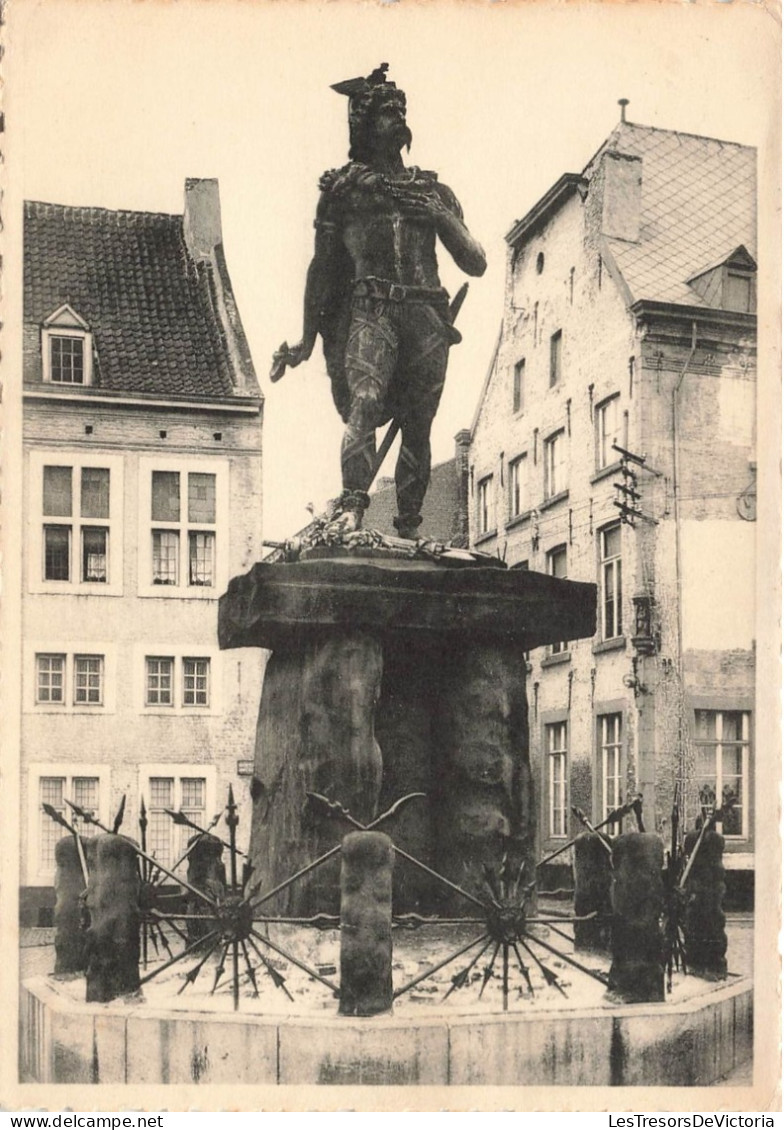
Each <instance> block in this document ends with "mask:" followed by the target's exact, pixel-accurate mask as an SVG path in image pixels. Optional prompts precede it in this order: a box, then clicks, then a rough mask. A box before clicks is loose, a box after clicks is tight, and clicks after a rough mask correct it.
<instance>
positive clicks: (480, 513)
mask: <svg viewBox="0 0 784 1130" xmlns="http://www.w3.org/2000/svg"><path fill="white" fill-rule="evenodd" d="M483 500H484V505H483ZM476 529H477V537H478V538H484V537H490V536H491V535H492V534H494V533H495V532H496V529H497V524H496V514H495V485H494V479H493V475H492V474H490V475H483V476H482V478H481V479H479V480H478V481H477V484H476Z"/></svg>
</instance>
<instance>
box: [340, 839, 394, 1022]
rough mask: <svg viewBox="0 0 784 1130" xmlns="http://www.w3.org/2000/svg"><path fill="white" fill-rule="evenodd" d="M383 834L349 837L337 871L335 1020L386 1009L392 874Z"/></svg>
mask: <svg viewBox="0 0 784 1130" xmlns="http://www.w3.org/2000/svg"><path fill="white" fill-rule="evenodd" d="M394 865H395V852H394V848H393V846H392V841H391V840H390V838H389V836H385V835H384V833H383V832H351V833H350V834H349V835H348V836H346V837H345V839H344V840H343V846H342V848H341V865H340V1014H341V1016H377V1015H378V1014H379V1013H381V1012H389V1011H390V1009H391V1008H392V872H393V869H394Z"/></svg>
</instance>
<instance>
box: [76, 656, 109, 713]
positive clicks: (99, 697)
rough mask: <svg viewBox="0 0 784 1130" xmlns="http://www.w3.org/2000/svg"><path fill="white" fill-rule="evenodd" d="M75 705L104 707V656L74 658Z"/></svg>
mask: <svg viewBox="0 0 784 1130" xmlns="http://www.w3.org/2000/svg"><path fill="white" fill-rule="evenodd" d="M74 703H76V704H77V705H83V706H102V705H103V656H102V655H75V656H74Z"/></svg>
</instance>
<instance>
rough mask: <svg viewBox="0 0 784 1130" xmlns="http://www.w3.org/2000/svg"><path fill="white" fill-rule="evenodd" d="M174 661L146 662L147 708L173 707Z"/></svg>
mask: <svg viewBox="0 0 784 1130" xmlns="http://www.w3.org/2000/svg"><path fill="white" fill-rule="evenodd" d="M173 688H174V660H173V659H158V658H155V657H152V658H150V659H148V660H147V693H146V697H145V702H146V704H147V706H173V704H174V697H173Z"/></svg>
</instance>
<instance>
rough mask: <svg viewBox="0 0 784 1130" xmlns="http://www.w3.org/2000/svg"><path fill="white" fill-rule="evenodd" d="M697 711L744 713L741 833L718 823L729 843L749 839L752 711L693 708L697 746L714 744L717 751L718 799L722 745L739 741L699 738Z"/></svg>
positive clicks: (732, 708)
mask: <svg viewBox="0 0 784 1130" xmlns="http://www.w3.org/2000/svg"><path fill="white" fill-rule="evenodd" d="M697 711H701V712H703V713H709V714H722V715H723V714H742V715H743V724H742V725H743V738H742V743H740V744H741V745H742V765H741V774H742V775H741V780H742V782H743V788H744V796H743V806H742V808H741V816H742V822H741V831H740V834H739V835H737V834H736V835H733V834H732V833H731V832H725V831H723V829H722V826H721V824H718V825H717V831H719V832H721V834H722V835H723V836H724V839H725V840H727V842H728V843H730V844H738V843H742V842H743V841H744V840H747V839H748V838H749V803H750V800H751V796H750V792H751V780H750V777H749V768H750V766H749V752H750V750H751V743H752V737H751V735H752V725H751V715H752V711H751V709H750V708H749V707H731V706H694V707H693V708H692V727H693V730H692V741H693V742H694V746H695V748H696V747H697V746H702V747H703V748H704V747H706V746H713V747H714V749H715V752H716V763H715V768H716V793H717V798H716V799H717V800H718V796H719V795H720V792H721V789H720V785H721V756H720V747H721V746H722V745H723V744H726V745H738V744H739V743H738V742H733V741H727V742H726V743H724V742H722V741H721V740H717V741H715V742H712V741H709V740H707V739H700V738H698V737H697V736H696V722H697ZM695 777H696V772H695Z"/></svg>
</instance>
